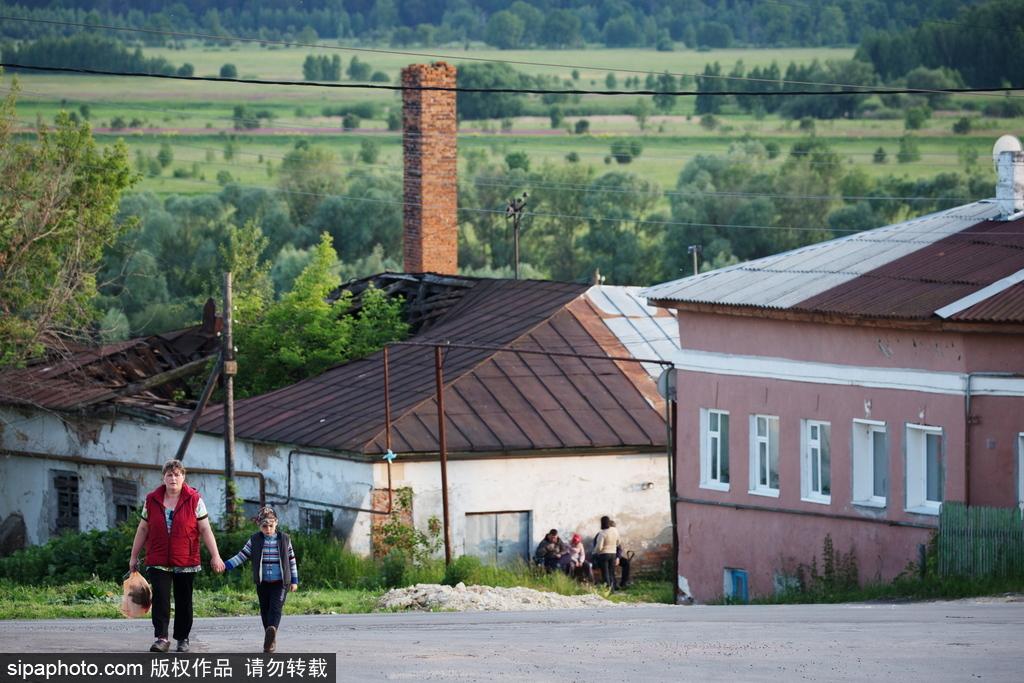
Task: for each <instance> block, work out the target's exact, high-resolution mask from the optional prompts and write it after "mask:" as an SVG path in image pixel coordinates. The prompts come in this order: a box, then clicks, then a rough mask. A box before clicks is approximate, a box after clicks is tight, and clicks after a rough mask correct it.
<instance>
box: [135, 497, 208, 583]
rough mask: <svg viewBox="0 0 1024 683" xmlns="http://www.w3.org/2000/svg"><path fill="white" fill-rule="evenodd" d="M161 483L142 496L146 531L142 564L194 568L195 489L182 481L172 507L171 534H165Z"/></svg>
mask: <svg viewBox="0 0 1024 683" xmlns="http://www.w3.org/2000/svg"><path fill="white" fill-rule="evenodd" d="M166 490H167V486H166V485H165V484H161V485H160V486H158V487H157V488H156V489H155V490H153V491H152V492H151V493H150V494H149V495H148V496H146V518H147V520H148V521H149V534H148V535H147V536H146V564H148V565H150V566H154V565H156V566H160V567H195V566H197V565H199V563H200V560H199V521H198V520H197V519H196V505H198V504H199V492H198V491H196V490H195V489H194V488H192V487H191V486H189V485H188V484H182V486H181V495H179V496H178V505H177V507H175V508H174V517H173V519H172V521H171V533H170V534H168V533H167V522H166V520H165V518H164V492H165V491H166Z"/></svg>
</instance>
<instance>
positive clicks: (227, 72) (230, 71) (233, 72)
mask: <svg viewBox="0 0 1024 683" xmlns="http://www.w3.org/2000/svg"><path fill="white" fill-rule="evenodd" d="M220 77H221V78H238V67H237V66H235V65H234V64H231V63H230V62H229V63H227V64H225V65H223V66H222V67H221V68H220Z"/></svg>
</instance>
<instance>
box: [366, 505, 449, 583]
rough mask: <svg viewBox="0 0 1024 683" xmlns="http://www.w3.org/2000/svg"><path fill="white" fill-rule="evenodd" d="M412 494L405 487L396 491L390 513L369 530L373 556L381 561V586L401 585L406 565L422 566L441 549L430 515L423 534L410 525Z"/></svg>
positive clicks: (438, 527)
mask: <svg viewBox="0 0 1024 683" xmlns="http://www.w3.org/2000/svg"><path fill="white" fill-rule="evenodd" d="M412 495H413V494H412V489H411V488H409V487H403V488H400V489H396V490H395V491H394V494H393V501H392V509H391V514H389V515H388V517H387V519H386V520H385V521H384V522H383V523H382V524H379V525H377V526H375V527H374V528H373V532H372V535H371V541H372V545H373V555H374V557H376V558H378V559H381V560H382V564H381V579H382V582H383V584H384V585H385V586H389V587H394V586H401V585H404V584H405V583H406V575H407V573H408V570H409V569H410V565H412V566H417V567H423V566H426V565H427V564H429V562H430V560H431V559H432V558H434V557H435V556H436V555H437V552H438V551H439V550H440V549H441V543H442V541H441V520H440V519H438V517H437V516H431V517H430V519H428V520H427V530H426V531H422V530H420V529H417V528H416V527H415V526H414V525H413V523H412Z"/></svg>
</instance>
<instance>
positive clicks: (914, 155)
mask: <svg viewBox="0 0 1024 683" xmlns="http://www.w3.org/2000/svg"><path fill="white" fill-rule="evenodd" d="M920 159H921V151H920V150H919V149H918V147H917V140H915V139H914V138H913V137H911V136H909V135H904V136H903V137H901V138H900V149H899V151H898V152H896V161H897V162H899V163H901V164H909V163H910V162H912V161H919V160H920Z"/></svg>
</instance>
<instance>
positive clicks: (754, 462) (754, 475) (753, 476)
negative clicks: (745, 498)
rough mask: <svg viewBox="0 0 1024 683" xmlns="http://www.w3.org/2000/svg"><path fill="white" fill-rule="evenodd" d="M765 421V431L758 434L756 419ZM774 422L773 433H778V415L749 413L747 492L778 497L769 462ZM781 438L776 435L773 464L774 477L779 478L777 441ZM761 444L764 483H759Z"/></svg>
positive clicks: (778, 448)
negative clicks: (748, 474)
mask: <svg viewBox="0 0 1024 683" xmlns="http://www.w3.org/2000/svg"><path fill="white" fill-rule="evenodd" d="M759 420H764V421H765V433H764V436H759V435H758V431H757V427H758V421H759ZM773 422H774V424H775V433H776V434H777V435H778V434H779V416H778V415H760V414H758V415H751V416H750V489H749V490H748V493H751V494H754V495H756V496H770V497H772V498H778V497H779V488H778V487H777V486H776V487H773V486H772V485H771V462H772V443H771V434H772V428H771V426H772V423H773ZM780 440H781V435H779V436H777V437H776V444H775V448H776V452H775V466H776V472H775V477H776V479H779V477H780V473H779V472H778V466H779V460H780V457H779V450H780V446H779V443H778V441H780ZM761 446H764V450H765V465H766V468H767V471H766V475H767V476H766V477H765V479H766V481H767V483H766V484H762V483H761V470H760V462H761V458H760V453H761Z"/></svg>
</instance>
